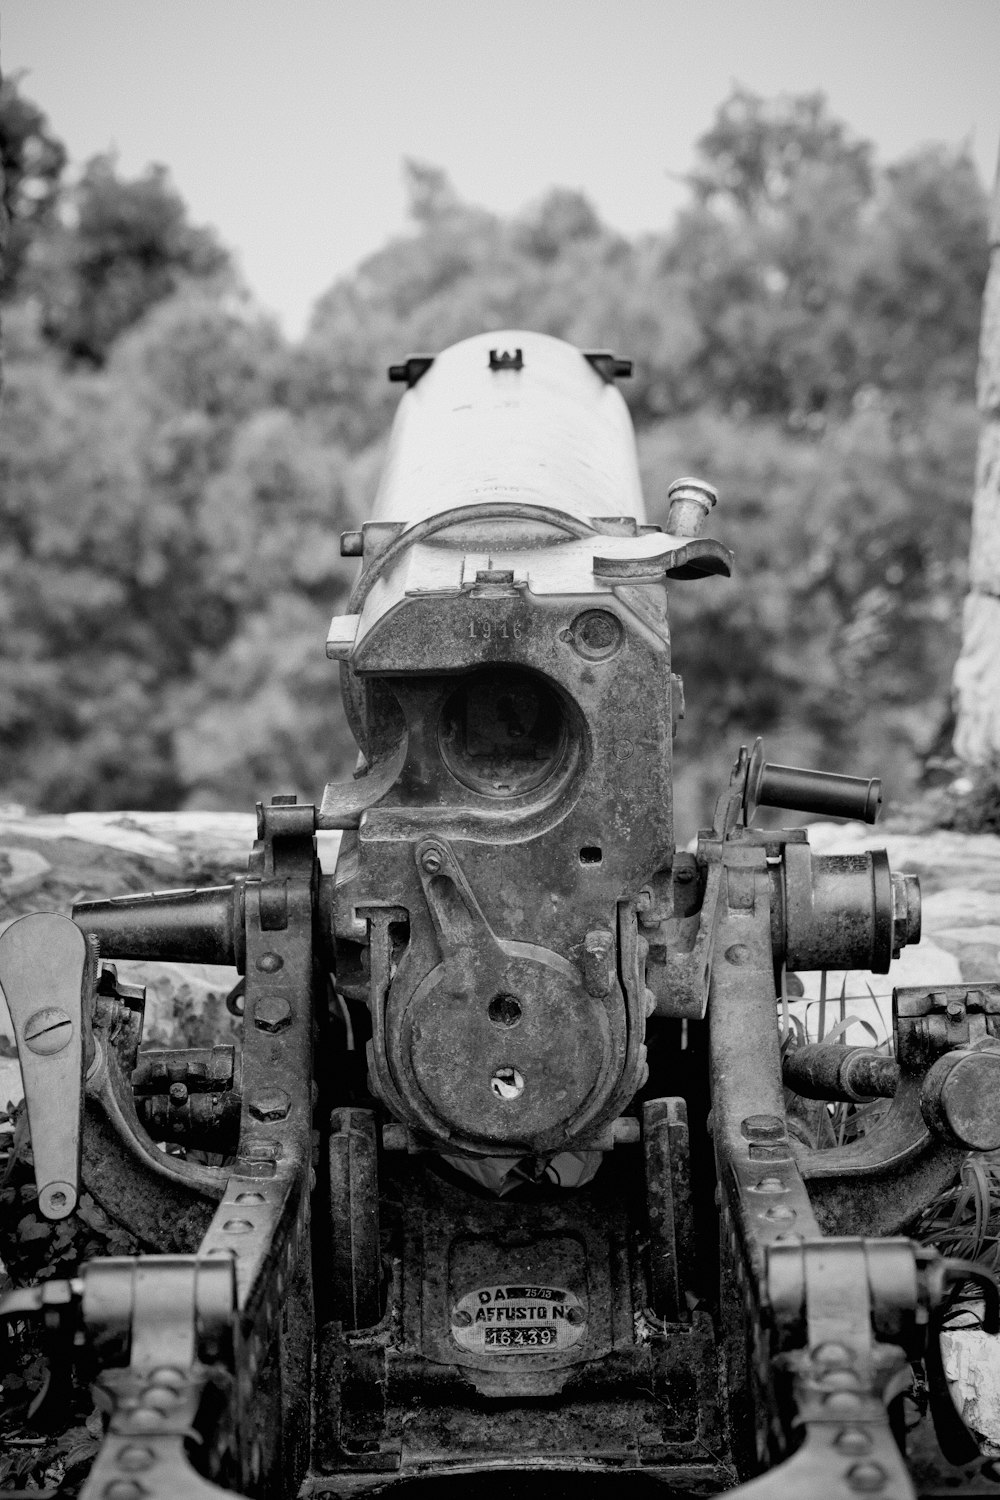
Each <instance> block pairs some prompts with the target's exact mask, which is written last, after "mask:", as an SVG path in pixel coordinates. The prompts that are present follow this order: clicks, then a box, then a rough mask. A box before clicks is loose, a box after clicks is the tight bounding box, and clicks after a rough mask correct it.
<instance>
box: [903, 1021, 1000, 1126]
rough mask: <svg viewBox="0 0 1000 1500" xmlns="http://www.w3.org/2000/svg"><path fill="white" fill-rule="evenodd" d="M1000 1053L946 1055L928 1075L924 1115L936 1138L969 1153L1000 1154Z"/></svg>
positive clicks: (973, 1051) (978, 1050)
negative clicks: (951, 1143) (938, 1136)
mask: <svg viewBox="0 0 1000 1500" xmlns="http://www.w3.org/2000/svg"><path fill="white" fill-rule="evenodd" d="M998 1098H1000V1051H998V1050H997V1049H996V1048H994V1047H992V1046H988V1047H983V1048H979V1047H977V1048H974V1049H965V1048H962V1049H960V1050H957V1051H954V1052H946V1053H945V1055H944V1056H943V1057H939V1058H938V1060H937V1062H935V1063H934V1064H933V1065H932V1066H931V1067H930V1068H929V1069H928V1072H927V1076H926V1078H925V1079H924V1081H923V1085H922V1087H921V1090H920V1112H921V1114H922V1115H923V1117H924V1119H925V1121H926V1122H927V1125H928V1126H929V1127H930V1129H931V1130H933V1131H934V1132H935V1134H937V1135H940V1136H944V1138H945V1139H946V1140H950V1141H953V1142H954V1143H955V1144H956V1145H958V1146H962V1147H964V1149H965V1150H967V1151H996V1150H1000V1109H998V1108H997V1099H998Z"/></svg>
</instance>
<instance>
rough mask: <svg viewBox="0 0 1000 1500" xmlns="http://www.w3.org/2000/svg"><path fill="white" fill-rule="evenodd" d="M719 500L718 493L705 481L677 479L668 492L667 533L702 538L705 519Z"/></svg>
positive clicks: (686, 478) (687, 478) (688, 478)
mask: <svg viewBox="0 0 1000 1500" xmlns="http://www.w3.org/2000/svg"><path fill="white" fill-rule="evenodd" d="M718 498H719V495H718V491H717V490H716V489H715V488H714V487H713V486H712V485H710V484H706V483H705V481H704V480H703V479H692V478H690V477H685V478H683V479H675V480H674V482H673V484H672V485H671V486H670V488H669V489H668V490H667V499H668V500H669V501H670V510H669V512H668V514H667V531H668V532H669V533H670V535H671V536H701V532H702V527H703V526H704V525H705V518H706V516H707V515H708V513H709V511H710V510H711V509H712V506H713V505H715V504H716V503H717V501H718Z"/></svg>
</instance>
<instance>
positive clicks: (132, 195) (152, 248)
mask: <svg viewBox="0 0 1000 1500" xmlns="http://www.w3.org/2000/svg"><path fill="white" fill-rule="evenodd" d="M62 210H63V211H62V214H61V216H60V222H59V224H58V225H57V226H56V228H55V229H54V230H53V231H52V232H51V233H50V234H48V235H47V236H46V237H45V238H44V240H42V241H40V242H39V244H38V246H37V251H36V264H35V265H34V267H33V274H32V276H31V278H30V285H31V290H33V291H34V293H35V295H36V296H37V297H38V298H39V300H40V303H41V306H42V316H43V328H44V331H45V334H46V337H47V338H48V339H49V340H50V341H51V342H52V343H53V344H54V345H55V346H56V348H58V349H60V350H61V351H62V352H63V353H64V354H65V355H66V357H67V358H68V359H69V360H70V361H80V362H83V363H85V364H89V365H92V366H100V365H102V364H103V363H104V361H105V359H106V358H107V357H108V354H109V351H110V349H111V346H112V345H113V344H114V343H115V341H116V339H118V338H119V337H120V336H121V334H123V333H124V332H125V331H126V329H129V328H131V327H133V326H134V325H135V324H136V323H138V322H139V320H140V319H141V318H142V317H143V316H144V315H145V314H146V313H147V312H148V311H149V309H150V308H152V307H154V306H155V305H156V304H157V303H159V302H162V301H164V300H165V299H166V298H168V297H170V296H171V295H172V294H173V293H174V292H176V291H177V290H178V289H179V288H180V287H181V286H182V285H185V284H190V283H191V282H201V283H205V282H212V283H215V284H217V285H218V286H219V287H220V288H221V287H229V286H232V284H233V274H232V266H231V262H230V259H229V255H228V253H227V252H226V251H225V250H223V248H222V247H221V246H220V245H219V244H218V242H217V241H216V238H215V235H214V234H213V233H212V231H211V230H208V229H203V228H199V227H197V226H195V225H192V224H191V223H189V221H188V216H187V209H186V208H185V206H184V202H183V200H182V199H181V197H180V195H179V194H178V193H177V191H176V189H175V188H174V187H173V186H172V185H171V182H170V178H169V174H168V173H167V171H166V168H164V167H160V166H152V167H149V168H148V169H147V171H146V172H145V173H144V174H143V175H142V176H141V177H137V178H134V179H132V180H131V181H129V180H127V179H125V178H122V177H121V176H119V174H118V171H117V168H116V165H115V161H114V158H113V157H112V156H95V157H94V158H93V159H92V160H91V161H90V162H88V163H87V166H86V167H85V168H84V171H83V174H82V176H81V177H80V179H79V181H78V182H77V183H76V184H75V186H74V187H73V188H72V190H71V191H70V192H69V193H68V194H67V195H66V197H65V199H64V202H63V205H62Z"/></svg>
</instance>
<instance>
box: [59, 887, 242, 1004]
mask: <svg viewBox="0 0 1000 1500" xmlns="http://www.w3.org/2000/svg"><path fill="white" fill-rule="evenodd" d="M73 920H74V922H75V923H76V925H77V926H78V927H79V928H80V930H81V931H82V932H83V933H84V934H85V935H86V936H88V937H96V938H97V940H98V942H99V944H100V950H101V953H102V954H107V955H108V956H109V957H114V958H140V959H141V958H153V959H162V960H165V961H168V962H173V963H204V964H235V965H236V967H237V968H238V969H242V967H243V955H244V946H245V945H244V916H243V881H242V880H239V881H236V882H235V883H234V884H233V885H220V886H210V887H204V888H201V889H196V890H178V891H153V892H151V893H150V894H149V895H145V896H113V897H112V898H111V899H110V900H107V901H80V902H78V903H77V904H76V905H75V906H74V907H73ZM127 989H128V986H125V987H123V996H122V998H125V999H126V1004H127V1003H128V998H127V997H126V996H125V993H124V992H125V991H126V990H127ZM102 993H104V991H103V990H102Z"/></svg>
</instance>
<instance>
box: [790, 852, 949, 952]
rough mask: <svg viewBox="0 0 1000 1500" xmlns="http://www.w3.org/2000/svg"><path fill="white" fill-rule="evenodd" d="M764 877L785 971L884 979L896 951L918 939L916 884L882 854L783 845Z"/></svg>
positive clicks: (918, 922) (918, 917)
mask: <svg viewBox="0 0 1000 1500" xmlns="http://www.w3.org/2000/svg"><path fill="white" fill-rule="evenodd" d="M771 879H772V891H773V897H774V903H773V911H774V914H775V920H776V922H777V928H776V927H775V925H774V924H772V941H773V942H774V943H775V946H776V948H777V949H778V950H782V949H783V952H782V957H783V958H784V961H785V964H786V966H787V967H788V968H789V969H794V970H796V971H801V970H803V969H870V970H871V971H872V972H873V973H875V974H887V973H888V972H889V964H890V963H891V961H892V959H893V956H894V954H898V952H899V946H900V945H902V944H904V943H909V942H913V941H914V934H917V935H919V932H920V886H919V882H918V880H917V878H916V876H914V875H909V876H901V875H896V876H894V875H893V874H892V873H891V871H890V869H889V860H888V857H887V855H886V852H885V850H884V849H872V850H870V851H866V852H863V853H860V854H814V853H813V852H812V850H811V849H810V848H809V845H808V844H797V843H796V844H786V846H785V849H784V855H783V859H782V863H781V865H780V866H776V867H775V869H774V870H773V872H772V877H771ZM779 914H783V920H781V916H780V915H779Z"/></svg>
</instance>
